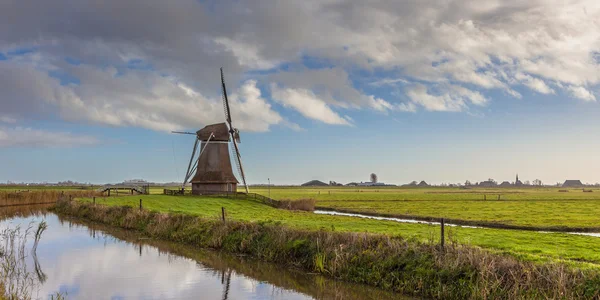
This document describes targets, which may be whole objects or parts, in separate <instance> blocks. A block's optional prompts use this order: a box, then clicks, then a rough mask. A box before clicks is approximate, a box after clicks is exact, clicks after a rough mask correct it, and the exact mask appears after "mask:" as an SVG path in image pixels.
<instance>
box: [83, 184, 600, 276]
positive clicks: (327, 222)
mask: <svg viewBox="0 0 600 300" xmlns="http://www.w3.org/2000/svg"><path fill="white" fill-rule="evenodd" d="M139 199H143V207H144V209H148V210H153V211H158V212H172V213H183V214H189V215H195V216H203V217H208V218H220V215H221V207H224V208H225V209H226V213H227V218H228V219H235V220H240V221H251V222H278V223H281V224H283V225H286V226H290V227H294V228H302V229H309V230H320V229H327V230H332V229H333V230H335V231H345V232H369V233H381V234H391V235H401V236H404V237H414V238H416V239H419V240H423V241H426V240H434V241H435V240H439V226H434V225H423V224H406V223H397V222H393V221H378V220H369V219H360V218H353V217H336V216H327V215H317V214H313V213H310V212H300V211H287V210H281V209H275V208H272V207H269V206H266V205H263V204H260V203H258V202H254V201H251V200H239V199H237V200H236V199H225V198H210V197H196V196H185V197H178V196H163V195H143V196H125V197H108V198H106V200H104V198H96V203H97V204H99V205H109V206H123V205H126V206H131V207H139ZM82 201H85V202H90V201H91V199H89V198H88V199H83V200H82ZM447 234H448V235H449V236H451V237H452V239H454V240H456V241H457V242H459V243H461V244H469V245H474V246H480V247H484V248H488V249H494V250H497V251H501V252H507V253H510V254H512V255H516V256H520V257H522V258H526V259H528V260H547V259H565V260H571V261H573V262H575V261H587V262H592V263H598V264H600V252H598V251H597V249H600V238H594V237H587V236H577V235H571V234H564V233H537V232H530V231H522V230H504V229H475V228H447Z"/></svg>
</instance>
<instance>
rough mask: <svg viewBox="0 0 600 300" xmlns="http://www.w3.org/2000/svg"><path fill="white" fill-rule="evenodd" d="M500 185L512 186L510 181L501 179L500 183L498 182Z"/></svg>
mask: <svg viewBox="0 0 600 300" xmlns="http://www.w3.org/2000/svg"><path fill="white" fill-rule="evenodd" d="M500 186H501V187H509V186H512V184H510V182H508V181H502V183H501V184H500Z"/></svg>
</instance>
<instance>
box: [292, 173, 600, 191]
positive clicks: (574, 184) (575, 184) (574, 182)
mask: <svg viewBox="0 0 600 300" xmlns="http://www.w3.org/2000/svg"><path fill="white" fill-rule="evenodd" d="M373 175H375V174H371V180H370V181H368V182H350V183H347V184H342V183H338V182H335V181H329V183H325V182H323V181H320V180H311V181H308V182H306V183H303V184H301V186H315V187H316V186H365V187H368V186H375V187H376V186H400V187H429V186H438V187H460V188H472V187H473V188H475V187H485V188H490V187H506V188H508V187H536V186H537V187H541V186H554V187H569V188H580V187H600V183H595V184H584V183H582V182H581V180H578V179H569V180H565V181H564V182H557V183H555V184H551V185H549V184H544V183H542V181H541V180H539V179H535V180H533V181H532V182H530V181H529V180H525V181H521V180H520V179H519V175H518V174H517V175H516V177H515V181H513V182H510V181H502V182H501V183H498V182H497V181H496V180H494V179H492V178H489V179H488V180H485V181H481V182H471V181H469V180H467V181H465V182H464V183H442V184H439V185H431V184H428V183H427V182H426V181H424V180H421V181H412V182H410V183H407V184H402V185H396V184H386V183H383V182H378V181H377V175H375V176H373Z"/></svg>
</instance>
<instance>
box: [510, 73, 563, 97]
mask: <svg viewBox="0 0 600 300" xmlns="http://www.w3.org/2000/svg"><path fill="white" fill-rule="evenodd" d="M515 78H516V79H517V80H519V81H521V82H522V83H523V84H524V85H525V86H527V87H529V88H530V89H532V90H534V91H536V92H539V93H542V94H554V90H553V89H551V88H550V87H549V86H548V85H546V83H545V82H544V81H543V80H541V79H539V78H535V77H532V76H530V75H527V74H523V73H517V74H516V75H515Z"/></svg>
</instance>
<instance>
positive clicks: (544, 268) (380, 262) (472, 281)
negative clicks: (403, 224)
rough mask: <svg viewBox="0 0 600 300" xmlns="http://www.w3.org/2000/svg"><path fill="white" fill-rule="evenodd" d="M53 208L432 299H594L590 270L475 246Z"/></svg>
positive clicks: (598, 277)
mask: <svg viewBox="0 0 600 300" xmlns="http://www.w3.org/2000/svg"><path fill="white" fill-rule="evenodd" d="M54 210H55V212H57V213H59V214H63V215H70V216H75V217H80V218H85V219H87V220H91V221H96V222H101V223H105V224H108V225H112V226H117V227H122V228H125V229H134V230H138V231H142V232H144V233H145V234H148V235H150V236H151V237H154V238H159V239H165V240H171V241H175V242H179V243H184V244H191V245H196V246H200V247H208V248H214V249H220V250H224V251H227V252H231V253H239V254H245V255H251V256H254V257H257V258H259V259H261V260H265V261H271V262H275V263H279V264H284V265H287V266H290V267H294V268H299V269H303V270H306V271H310V272H318V273H321V274H323V275H326V276H330V277H333V278H336V279H341V280H345V281H349V282H356V283H364V284H368V285H372V286H376V287H379V288H383V289H387V290H393V291H396V292H400V293H403V294H410V295H415V296H421V297H429V298H437V299H523V298H527V299H531V298H545V299H558V298H561V299H593V298H598V297H600V274H599V273H598V271H597V270H591V269H590V270H577V269H574V268H572V267H570V266H567V265H565V264H562V263H555V262H549V263H533V262H527V261H521V260H519V259H517V258H515V257H513V256H510V255H501V254H497V253H491V252H488V251H485V250H482V249H480V248H477V247H470V246H462V245H459V244H458V243H452V242H451V243H449V244H448V245H447V247H446V248H444V249H441V248H440V247H439V246H438V245H437V244H435V243H433V241H432V242H420V241H417V240H412V239H404V238H401V237H397V236H389V235H375V234H367V233H348V232H345V233H344V232H335V231H330V230H325V229H323V230H319V231H314V230H312V231H311V230H302V229H295V228H289V227H285V226H282V225H280V224H277V223H269V222H262V223H252V222H236V221H233V222H225V223H224V222H222V221H219V220H217V219H210V218H199V217H195V216H190V215H180V214H164V213H157V212H151V211H146V210H141V211H140V210H138V209H133V208H131V207H104V206H101V205H97V206H93V205H91V204H87V203H79V202H73V203H69V202H65V201H60V202H58V203H57V205H56V206H55V208H54Z"/></svg>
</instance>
